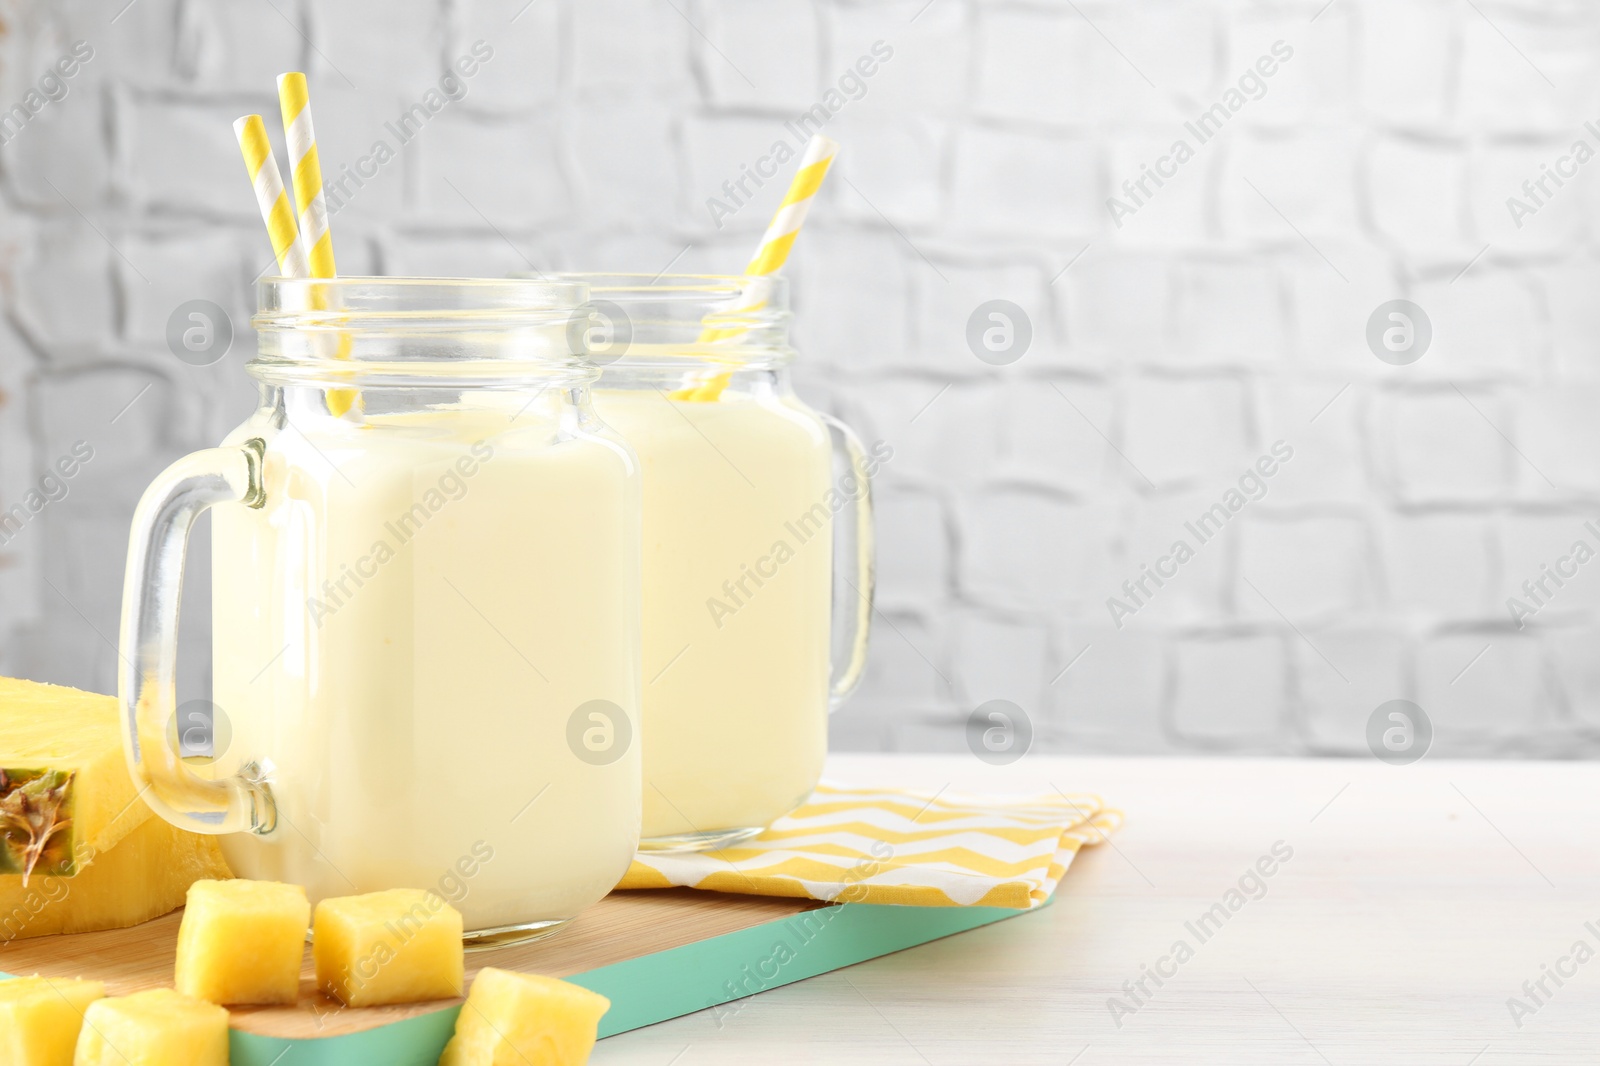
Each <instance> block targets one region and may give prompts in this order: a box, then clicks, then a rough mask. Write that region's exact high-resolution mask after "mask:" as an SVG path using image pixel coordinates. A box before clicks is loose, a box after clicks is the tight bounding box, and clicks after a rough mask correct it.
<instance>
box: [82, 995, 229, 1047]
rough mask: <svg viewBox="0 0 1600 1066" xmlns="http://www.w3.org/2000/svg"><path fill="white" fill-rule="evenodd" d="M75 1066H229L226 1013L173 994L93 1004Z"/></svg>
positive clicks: (105, 1000)
mask: <svg viewBox="0 0 1600 1066" xmlns="http://www.w3.org/2000/svg"><path fill="white" fill-rule="evenodd" d="M72 1061H73V1066H130V1064H132V1066H180V1064H181V1066H228V1012H227V1011H226V1010H224V1009H223V1008H221V1007H219V1006H217V1005H216V1004H215V1003H207V1002H205V1001H204V1000H199V999H191V998H190V997H188V996H185V995H183V994H181V993H178V992H174V991H172V989H170V988H157V989H152V990H151V991H149V992H135V993H134V994H133V995H131V996H121V997H119V998H116V999H101V1000H96V1001H95V1002H93V1003H91V1004H89V1009H88V1010H87V1011H86V1012H85V1013H84V1016H83V1032H82V1033H81V1034H80V1035H79V1036H78V1050H77V1055H76V1056H75V1057H74V1058H73V1060H72Z"/></svg>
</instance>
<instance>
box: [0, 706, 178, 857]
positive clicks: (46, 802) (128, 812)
mask: <svg viewBox="0 0 1600 1066" xmlns="http://www.w3.org/2000/svg"><path fill="white" fill-rule="evenodd" d="M121 714H122V712H121V709H120V708H119V706H118V704H117V700H116V697H114V696H99V695H96V694H95V693H93V692H80V691H78V690H77V689H75V688H62V687H61V686H59V685H41V684H38V683H36V682H33V681H20V680H17V679H16V678H11V677H0V874H18V875H21V876H23V877H32V876H34V875H37V874H45V875H49V876H52V877H70V876H72V875H73V874H75V873H77V872H78V869H79V867H81V866H83V865H84V864H85V863H86V862H88V861H90V860H91V859H92V858H93V856H94V855H95V854H97V853H99V852H103V851H106V850H107V849H109V848H113V847H115V846H116V845H117V844H118V843H119V842H120V841H121V840H122V839H123V838H124V837H126V836H127V835H128V834H129V833H131V832H133V831H134V830H135V829H137V828H138V827H139V826H140V825H141V824H142V823H143V822H144V821H145V820H146V819H147V818H149V817H150V808H149V807H147V806H145V805H144V804H143V803H137V802H135V800H136V798H137V797H138V791H137V790H136V789H135V788H134V785H133V778H131V777H129V776H128V765H127V763H126V762H125V761H124V759H123V755H122V727H121V725H120V724H119V719H120V718H121Z"/></svg>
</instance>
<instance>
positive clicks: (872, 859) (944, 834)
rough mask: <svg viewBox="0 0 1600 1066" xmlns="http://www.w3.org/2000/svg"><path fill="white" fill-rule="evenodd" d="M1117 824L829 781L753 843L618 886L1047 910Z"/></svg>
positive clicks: (1041, 803) (1037, 802) (650, 869)
mask: <svg viewBox="0 0 1600 1066" xmlns="http://www.w3.org/2000/svg"><path fill="white" fill-rule="evenodd" d="M1121 825H1122V813H1121V812H1120V811H1116V810H1112V809H1109V808H1107V807H1106V806H1105V805H1104V804H1103V803H1102V802H1101V800H1100V797H1098V796H1093V795H1087V794H1066V793H1059V792H1058V793H1052V794H1050V795H1046V796H1024V797H1017V798H1014V799H1007V798H1000V797H982V796H960V795H955V794H952V793H949V792H945V791H940V792H938V793H921V792H912V791H901V790H897V789H888V790H885V789H865V788H851V787H849V786H846V785H841V784H836V783H833V782H828V781H824V782H823V783H822V784H820V785H818V786H817V790H816V792H814V793H813V794H812V796H811V799H810V800H809V801H808V802H806V803H805V804H804V805H802V806H801V807H799V808H798V809H797V810H795V811H793V812H792V813H790V814H788V815H786V816H784V817H783V818H780V819H778V821H776V822H774V823H773V824H772V826H771V827H770V828H769V829H768V830H767V831H766V832H764V833H762V834H761V835H760V836H758V837H755V838H754V839H751V840H746V841H742V842H740V843H738V844H735V845H733V846H731V847H727V848H723V849H721V850H718V851H709V852H640V853H639V854H638V855H637V856H635V857H634V862H633V866H632V868H631V869H629V871H628V874H627V876H626V877H624V878H623V879H622V883H621V884H620V885H618V886H617V887H618V888H675V887H688V888H700V889H705V890H707V891H711V892H736V893H740V894H743V895H755V896H801V897H808V898H810V899H820V900H827V901H829V902H845V903H896V904H904V905H910V906H917V907H968V906H979V907H1010V908H1014V909H1017V910H1027V909H1029V908H1032V907H1038V906H1041V905H1042V904H1044V903H1045V902H1046V901H1047V900H1049V898H1050V896H1051V894H1052V893H1053V892H1055V890H1056V885H1057V884H1058V883H1059V882H1060V881H1061V878H1062V876H1063V875H1064V874H1065V873H1066V872H1067V867H1068V866H1069V865H1071V863H1072V860H1073V857H1074V856H1076V855H1077V853H1078V850H1079V849H1080V848H1083V847H1086V846H1088V845H1090V844H1095V843H1099V842H1100V841H1102V840H1105V839H1106V837H1107V836H1109V835H1110V834H1111V833H1113V832H1115V831H1116V830H1117V829H1118V828H1120V827H1121Z"/></svg>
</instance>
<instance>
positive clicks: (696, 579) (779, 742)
mask: <svg viewBox="0 0 1600 1066" xmlns="http://www.w3.org/2000/svg"><path fill="white" fill-rule="evenodd" d="M564 278H565V279H567V280H578V281H582V282H585V283H587V284H588V285H589V286H590V290H591V299H592V301H593V307H594V308H595V317H594V322H595V325H594V327H593V328H592V329H591V331H590V335H589V337H588V342H589V343H590V344H591V345H592V346H593V349H592V350H593V357H594V360H595V362H596V363H597V364H599V365H600V366H601V368H602V376H601V379H600V382H599V384H598V385H597V386H596V394H595V407H596V410H597V411H598V412H599V414H600V418H601V420H602V421H604V422H605V423H606V424H607V425H608V426H610V427H611V428H612V429H614V430H616V431H617V432H618V433H619V434H620V435H621V436H622V437H623V439H625V440H626V441H627V442H628V443H629V444H630V445H631V446H632V447H633V449H634V451H635V452H636V453H637V454H638V456H639V462H640V466H641V468H642V471H643V478H644V570H643V576H644V680H645V685H644V703H643V717H644V734H645V744H644V830H643V832H644V841H643V843H642V845H641V847H643V848H645V849H647V850H695V849H704V848H714V847H720V846H725V845H727V844H729V843H731V842H733V841H736V840H739V839H742V838H745V837H748V836H751V835H753V834H755V833H759V832H760V831H761V830H762V829H763V828H764V827H766V826H767V825H770V824H771V823H772V822H773V821H775V820H776V819H777V818H779V817H780V816H782V815H783V814H785V813H787V812H788V811H790V810H792V809H794V808H795V807H796V806H798V805H799V804H800V803H801V802H802V801H804V800H805V799H806V797H807V796H808V795H809V794H810V792H811V790H812V788H813V787H814V786H815V785H816V783H817V781H818V779H819V778H820V777H821V774H822V766H823V760H824V758H825V756H826V753H827V732H828V730H827V717H828V713H829V711H830V710H831V709H833V708H836V707H837V706H838V705H839V703H840V702H841V701H842V700H843V699H844V697H845V696H846V695H848V694H849V692H850V691H851V689H853V688H854V687H855V684H856V682H857V681H858V680H859V678H860V676H861V670H862V667H863V665H864V663H865V656H866V642H867V627H868V621H869V619H870V614H871V607H872V591H873V579H872V509H871V498H870V492H869V485H870V479H871V477H872V476H873V474H874V473H876V471H877V468H878V465H879V464H880V463H882V462H883V461H884V460H885V459H886V458H887V457H888V455H889V451H888V449H887V447H886V446H885V445H882V444H880V445H878V447H877V448H876V449H875V450H873V451H871V452H869V451H867V450H866V449H864V448H863V447H862V445H861V443H860V442H859V441H858V440H857V439H856V438H855V436H854V435H853V434H852V433H851V432H850V431H849V430H848V429H847V428H845V426H844V425H843V424H841V423H839V422H838V421H836V420H834V419H832V418H830V417H828V416H827V415H824V414H820V413H818V412H817V411H814V410H812V409H811V408H810V407H807V406H806V405H805V404H804V403H802V402H801V401H800V400H799V398H798V397H797V396H796V395H795V393H794V390H793V388H792V386H791V383H790V370H789V367H790V363H791V362H792V360H793V359H794V358H795V352H794V349H793V348H791V347H790V345H789V323H790V319H791V317H792V316H791V312H790V310H789V305H788V287H787V283H786V282H785V281H784V280H783V279H781V278H773V277H717V276H685V275H662V276H650V275H598V274H569V275H564Z"/></svg>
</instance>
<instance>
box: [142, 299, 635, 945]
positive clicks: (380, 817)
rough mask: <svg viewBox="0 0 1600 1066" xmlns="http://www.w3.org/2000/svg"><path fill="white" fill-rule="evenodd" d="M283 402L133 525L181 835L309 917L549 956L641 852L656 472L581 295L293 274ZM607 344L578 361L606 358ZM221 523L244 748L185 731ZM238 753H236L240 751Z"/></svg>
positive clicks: (153, 768) (145, 635) (221, 625)
mask: <svg viewBox="0 0 1600 1066" xmlns="http://www.w3.org/2000/svg"><path fill="white" fill-rule="evenodd" d="M259 297H260V301H259V307H260V310H259V313H258V315H257V316H256V318H255V325H256V328H257V330H258V331H259V334H260V349H259V355H258V357H257V358H256V359H255V360H253V361H252V362H251V363H250V364H249V367H248V370H249V372H250V374H251V376H252V377H254V378H255V379H256V381H257V382H258V383H259V389H260V397H261V399H260V406H259V407H258V409H257V410H256V412H255V413H254V414H253V415H251V416H250V418H249V419H248V420H246V421H245V423H244V424H243V425H242V426H240V427H239V428H238V429H237V430H235V431H234V432H233V433H232V434H230V435H229V436H228V438H227V440H226V441H225V442H224V444H223V446H222V447H220V448H216V449H212V450H210V451H205V452H197V453H195V454H193V455H191V456H188V457H187V458H185V459H182V460H179V461H178V462H177V463H176V464H174V466H173V467H171V468H170V469H169V470H168V471H166V472H165V473H164V474H162V475H161V477H160V478H158V479H157V481H156V482H155V483H154V484H153V485H152V486H151V487H150V489H149V490H148V491H147V492H146V494H145V497H144V499H143V500H142V501H141V503H140V506H139V509H138V513H137V515H136V517H135V521H134V531H133V543H132V547H131V548H130V553H129V569H128V582H127V590H126V596H125V600H124V620H123V648H124V660H125V665H124V671H123V678H122V686H121V687H122V696H123V701H124V706H125V715H124V717H125V719H126V720H127V723H128V725H129V729H130V731H129V736H128V741H129V750H130V753H131V754H130V761H131V763H132V765H133V768H134V772H135V774H136V775H137V776H138V777H140V778H141V782H142V783H148V784H149V785H151V788H150V791H149V792H148V793H147V795H148V796H149V797H150V798H151V800H152V806H154V807H155V808H156V810H157V811H158V813H161V814H162V815H163V816H164V817H167V818H168V819H169V820H171V821H173V822H174V823H175V824H177V825H179V826H181V827H183V828H186V829H190V830H193V831H197V832H212V833H226V834H230V835H227V836H225V837H224V839H223V842H222V843H223V849H224V852H225V854H226V855H227V858H228V861H229V862H230V864H231V865H232V866H233V869H234V870H235V871H236V872H237V873H239V874H240V875H242V876H246V877H251V878H257V879H268V880H279V881H288V882H292V883H296V884H300V885H304V886H305V887H306V888H307V890H308V893H309V895H310V896H311V898H312V900H313V901H315V900H318V899H321V898H325V897H328V896H342V895H353V894H357V893H362V892H370V891H375V890H382V889H391V888H402V887H404V888H418V889H428V890H431V891H433V892H434V893H436V894H437V895H439V896H442V897H443V898H445V899H447V900H449V901H450V902H451V903H453V904H454V905H455V906H456V907H457V908H458V909H459V910H460V911H461V912H462V914H463V916H464V918H465V924H466V929H467V931H468V939H469V941H471V942H476V943H481V944H493V943H506V942H513V941H515V940H519V939H526V938H528V937H530V936H532V935H537V934H539V933H542V932H544V931H548V930H550V929H552V928H554V927H556V926H558V925H559V924H560V923H562V922H564V921H565V920H567V919H570V918H571V917H573V916H574V915H575V914H577V912H578V911H579V910H581V909H582V908H584V907H586V906H587V905H589V904H591V903H594V902H596V901H597V900H599V899H600V898H601V897H603V896H604V895H606V893H607V892H609V891H610V890H611V888H612V887H613V886H614V885H615V884H616V883H617V881H618V880H620V879H621V877H622V875H623V873H624V872H625V871H626V870H627V868H628V864H629V862H630V860H631V858H632V855H633V853H634V849H635V846H636V844H637V841H638V835H639V805H640V763H639V752H640V729H639V724H638V703H639V686H640V678H639V626H640V616H639V553H640V547H639V521H640V518H639V507H640V501H639V492H640V484H639V476H638V467H637V461H636V459H635V457H634V455H633V453H632V452H631V450H630V449H629V448H628V447H627V445H625V444H624V443H622V441H621V440H620V439H618V438H617V437H616V436H615V435H614V434H613V433H611V432H610V431H608V430H606V429H605V427H604V426H602V425H601V424H600V422H599V421H598V420H597V419H596V417H595V415H594V412H593V410H592V408H591V406H590V394H589V388H590V384H591V383H592V382H593V380H594V379H595V377H596V371H595V370H594V368H593V367H592V366H591V365H590V364H588V363H587V362H586V361H585V359H584V358H583V353H582V351H581V347H580V348H574V347H573V345H572V339H573V336H574V334H573V330H572V328H571V323H572V321H573V319H574V315H575V314H581V312H580V310H579V309H580V308H581V307H582V305H583V302H584V299H585V295H584V291H583V287H582V286H581V285H578V284H571V283H541V282H535V281H518V280H509V279H507V280H455V279H421V278H413V279H406V278H340V279H331V280H316V279H310V280H287V279H268V280H266V281H264V282H262V283H261V286H260V292H259ZM580 340H581V339H580ZM212 505H216V509H215V511H214V512H213V531H212V550H213V557H212V573H213V591H212V594H213V618H214V624H213V629H214V637H213V640H214V650H213V661H214V679H213V692H214V695H213V699H214V702H215V706H216V708H217V711H216V715H217V722H216V725H215V727H214V737H213V741H214V745H215V750H214V751H213V752H212V753H211V755H212V757H211V758H207V759H195V758H193V757H188V758H184V757H183V756H184V752H183V751H182V750H181V745H174V744H173V743H172V742H171V740H170V738H167V739H166V742H164V737H163V734H164V733H170V732H171V727H170V725H169V723H170V721H171V719H172V716H173V714H174V710H173V695H172V670H173V658H174V654H175V651H174V635H175V632H176V625H177V595H178V585H179V582H180V581H181V577H182V560H183V554H182V553H183V544H184V541H185V538H186V536H187V532H188V529H189V526H190V525H191V524H192V522H193V521H194V519H195V517H197V515H198V513H199V512H200V511H201V510H203V509H204V508H206V507H208V506H212ZM230 732H231V737H229V736H228V734H229V733H230Z"/></svg>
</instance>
